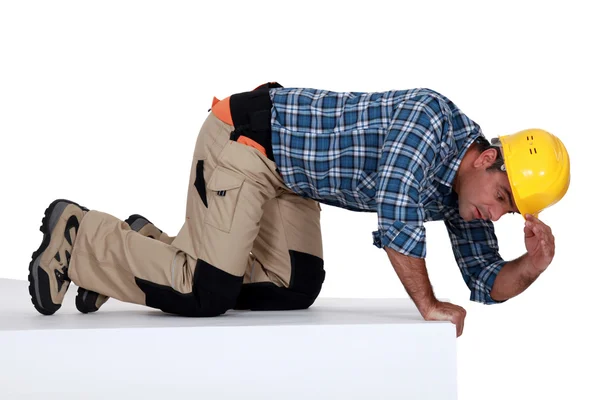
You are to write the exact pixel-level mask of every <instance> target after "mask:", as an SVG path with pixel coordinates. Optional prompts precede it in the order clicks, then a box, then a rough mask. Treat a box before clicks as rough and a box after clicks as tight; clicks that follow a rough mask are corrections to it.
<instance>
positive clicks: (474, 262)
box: [444, 211, 506, 304]
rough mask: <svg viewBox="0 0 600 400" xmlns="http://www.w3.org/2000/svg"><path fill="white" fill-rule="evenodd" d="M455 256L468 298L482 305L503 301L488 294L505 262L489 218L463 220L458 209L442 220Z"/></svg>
mask: <svg viewBox="0 0 600 400" xmlns="http://www.w3.org/2000/svg"><path fill="white" fill-rule="evenodd" d="M444 224H445V225H446V229H447V230H448V235H449V237H450V242H451V243H452V251H453V252H454V258H455V259H456V262H457V264H458V267H459V268H460V271H461V274H462V276H463V279H464V281H465V283H466V284H467V286H468V287H469V289H470V290H471V298H470V299H471V301H475V302H478V303H483V304H497V303H503V302H504V301H506V300H502V301H496V300H494V299H493V298H492V297H491V292H492V288H493V287H494V282H495V280H496V276H498V272H500V269H502V267H503V266H504V265H505V264H506V261H504V260H503V259H502V257H501V256H500V254H499V248H498V240H497V238H496V234H495V232H494V224H493V223H492V222H490V221H484V220H473V221H465V220H463V219H461V218H460V216H459V215H458V212H457V211H456V212H454V213H453V215H452V216H450V217H449V218H447V219H445V220H444Z"/></svg>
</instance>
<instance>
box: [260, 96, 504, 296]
mask: <svg viewBox="0 0 600 400" xmlns="http://www.w3.org/2000/svg"><path fill="white" fill-rule="evenodd" d="M270 96H271V100H272V102H273V109H272V119H271V122H272V130H273V135H272V141H273V155H274V157H275V162H276V163H277V166H278V167H279V170H280V172H281V175H282V177H283V180H284V182H285V183H286V184H287V186H288V187H289V188H290V189H291V190H292V191H294V192H295V193H297V194H299V195H301V196H304V197H309V198H312V199H315V200H317V201H319V202H321V203H324V204H329V205H333V206H337V207H343V208H346V209H349V210H353V211H365V212H377V215H378V229H377V231H375V232H373V239H374V244H375V245H376V246H377V247H380V248H381V247H389V248H391V249H393V250H395V251H398V252H400V253H403V254H406V255H409V256H412V257H419V258H424V257H425V255H426V245H425V227H424V223H425V222H426V221H436V220H443V221H444V223H445V225H446V228H447V230H448V234H449V236H450V240H451V243H452V249H453V251H454V256H455V258H456V262H457V264H458V266H459V267H460V270H461V273H462V276H463V279H464V280H465V283H466V284H467V286H468V287H469V288H470V290H471V300H473V301H477V302H481V303H486V304H492V303H496V301H494V300H493V299H492V298H491V297H490V291H491V289H492V286H493V284H494V280H495V278H496V275H497V274H498V272H499V270H500V268H501V267H502V266H503V265H504V264H505V261H504V260H503V259H502V258H501V257H500V254H499V252H498V241H497V239H496V235H495V233H494V226H493V224H492V223H491V222H488V221H483V220H474V221H471V222H467V221H464V220H463V219H462V218H461V217H460V216H459V214H458V204H457V198H456V194H455V193H454V192H453V190H452V182H453V180H454V177H455V175H456V172H457V170H458V166H459V164H460V161H461V159H462V157H463V156H464V155H465V153H466V151H467V148H468V147H469V145H470V144H471V143H473V141H474V140H475V139H476V138H477V137H478V136H482V133H481V129H480V127H479V125H477V124H476V123H475V122H473V121H471V120H470V119H469V118H468V117H467V116H466V115H465V114H463V113H462V112H461V111H460V110H459V109H458V108H457V107H456V106H455V105H454V104H453V103H452V102H451V101H450V100H449V99H447V98H446V97H444V96H443V95H441V94H439V93H437V92H435V91H433V90H430V89H413V90H397V91H388V92H378V93H358V92H349V93H337V92H332V91H327V90H316V89H295V88H278V89H271V90H270Z"/></svg>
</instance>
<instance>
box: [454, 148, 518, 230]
mask: <svg viewBox="0 0 600 400" xmlns="http://www.w3.org/2000/svg"><path fill="white" fill-rule="evenodd" d="M486 153H489V154H486ZM495 156H496V154H495V150H493V149H492V150H486V151H484V152H483V153H481V155H480V156H479V157H478V158H477V159H476V160H475V162H474V163H473V168H472V169H471V170H470V171H469V173H468V174H467V175H466V176H465V177H464V179H463V180H462V182H461V183H460V185H459V187H458V188H457V192H458V207H459V213H460V216H461V217H462V218H463V219H464V220H465V221H471V220H474V219H484V220H491V221H497V220H498V219H499V218H500V217H501V216H502V215H504V214H506V213H508V212H517V207H516V206H515V204H514V198H513V195H512V191H511V188H510V184H509V182H508V176H507V175H506V173H504V172H502V171H497V170H490V171H488V170H487V167H489V166H490V165H491V164H492V163H493V162H494V160H495Z"/></svg>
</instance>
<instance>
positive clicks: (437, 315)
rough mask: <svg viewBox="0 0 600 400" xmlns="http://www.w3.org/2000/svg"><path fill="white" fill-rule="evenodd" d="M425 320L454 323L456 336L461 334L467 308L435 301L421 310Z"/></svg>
mask: <svg viewBox="0 0 600 400" xmlns="http://www.w3.org/2000/svg"><path fill="white" fill-rule="evenodd" d="M422 314H423V318H424V319H425V321H451V322H452V323H453V324H454V325H456V337H459V336H460V335H462V332H463V327H464V325H465V317H466V316H467V310H465V309H464V308H462V307H460V306H457V305H455V304H452V303H446V302H443V301H436V302H435V303H434V304H433V305H432V306H431V307H430V308H429V309H427V310H423V313H422Z"/></svg>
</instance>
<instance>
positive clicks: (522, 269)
mask: <svg viewBox="0 0 600 400" xmlns="http://www.w3.org/2000/svg"><path fill="white" fill-rule="evenodd" d="M541 273H542V271H536V270H535V269H534V268H533V267H532V265H531V264H530V263H529V258H528V256H527V253H526V254H524V255H522V256H521V257H519V258H517V259H515V260H513V261H509V262H507V263H506V264H505V265H504V266H503V267H502V269H501V270H500V272H498V276H496V280H495V281H494V287H493V288H492V292H491V293H490V295H491V296H492V299H494V300H496V301H502V300H507V299H510V298H511V297H515V296H516V295H518V294H520V293H522V292H524V291H525V289H527V288H528V287H529V286H530V285H531V284H532V283H533V282H534V281H535V280H536V279H537V278H538V276H540V274H541Z"/></svg>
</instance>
